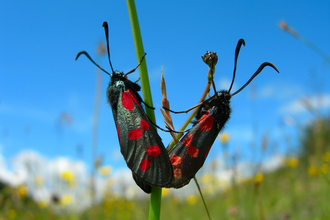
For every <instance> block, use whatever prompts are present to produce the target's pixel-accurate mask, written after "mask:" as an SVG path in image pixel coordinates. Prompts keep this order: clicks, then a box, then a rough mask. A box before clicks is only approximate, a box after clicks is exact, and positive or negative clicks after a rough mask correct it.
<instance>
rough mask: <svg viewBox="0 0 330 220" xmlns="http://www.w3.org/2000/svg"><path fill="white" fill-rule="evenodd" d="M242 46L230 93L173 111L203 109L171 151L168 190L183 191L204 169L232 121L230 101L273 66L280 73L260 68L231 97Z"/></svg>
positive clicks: (140, 184) (237, 51)
mask: <svg viewBox="0 0 330 220" xmlns="http://www.w3.org/2000/svg"><path fill="white" fill-rule="evenodd" d="M242 44H243V45H245V42H244V40H243V39H240V40H239V41H238V44H237V46H236V51H235V66H234V73H233V79H232V82H231V85H230V87H229V89H228V91H227V90H222V91H219V92H216V91H215V95H213V96H212V97H211V98H209V99H207V100H205V101H203V102H202V103H200V104H198V105H196V106H194V107H192V108H190V109H188V110H186V111H182V112H174V111H171V110H170V111H171V112H173V113H184V112H188V111H190V110H192V109H193V108H196V107H200V108H199V110H198V112H197V114H196V117H195V118H196V121H195V122H194V125H193V127H192V128H191V129H190V130H189V131H188V132H187V133H186V134H185V135H184V136H183V137H182V138H181V139H180V141H179V143H178V144H176V145H175V146H174V147H173V148H172V150H171V151H170V152H169V158H170V161H171V164H172V166H173V174H172V175H173V177H172V180H171V182H170V183H169V184H167V185H164V187H167V188H181V187H183V186H185V185H187V184H188V183H189V182H190V180H191V179H192V178H193V177H194V176H195V175H196V173H197V172H198V170H199V169H200V168H201V167H202V166H203V164H204V162H205V160H206V157H207V155H208V153H209V151H210V149H211V147H212V145H213V143H214V141H215V139H216V138H217V136H218V134H219V133H220V131H221V130H222V129H223V128H224V126H225V124H226V123H227V121H228V119H229V118H230V114H231V108H230V99H231V98H232V97H233V96H234V95H236V94H237V93H239V92H240V91H241V90H243V89H244V88H245V87H246V86H247V85H248V84H249V83H250V82H251V81H252V80H253V79H254V78H255V77H256V76H257V75H258V74H259V73H260V72H261V71H262V70H263V68H264V67H266V66H270V67H272V68H274V69H275V70H276V71H277V72H279V71H278V69H277V68H276V67H275V66H274V65H273V64H272V63H270V62H265V63H263V64H261V65H260V67H259V68H258V70H257V71H256V72H255V73H254V74H253V75H252V77H251V78H250V79H249V80H248V81H247V82H246V83H245V84H244V85H243V86H242V87H241V88H240V89H238V90H237V91H236V92H234V93H232V94H230V92H231V89H232V87H233V83H234V80H235V75H236V65H237V58H238V54H239V51H240V48H241V46H242ZM213 85H214V83H213ZM136 182H137V184H138V185H139V186H140V188H141V189H143V190H148V186H146V184H145V183H141V182H140V181H136Z"/></svg>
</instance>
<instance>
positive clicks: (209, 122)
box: [199, 115, 214, 131]
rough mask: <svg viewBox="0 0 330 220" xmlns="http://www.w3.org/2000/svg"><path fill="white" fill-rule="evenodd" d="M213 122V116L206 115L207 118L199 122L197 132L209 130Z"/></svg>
mask: <svg viewBox="0 0 330 220" xmlns="http://www.w3.org/2000/svg"><path fill="white" fill-rule="evenodd" d="M213 121H214V116H213V115H208V116H207V117H205V119H204V120H203V121H201V122H200V125H199V130H201V131H209V130H211V128H212V125H213Z"/></svg>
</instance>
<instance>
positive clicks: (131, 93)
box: [128, 89, 141, 108]
mask: <svg viewBox="0 0 330 220" xmlns="http://www.w3.org/2000/svg"><path fill="white" fill-rule="evenodd" d="M128 92H129V94H130V96H131V97H132V99H133V100H134V102H135V103H136V104H137V105H138V106H139V107H140V108H141V106H140V103H139V102H138V100H137V98H136V96H135V94H134V92H133V91H132V90H131V89H128Z"/></svg>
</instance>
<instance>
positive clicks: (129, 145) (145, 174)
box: [115, 89, 173, 187]
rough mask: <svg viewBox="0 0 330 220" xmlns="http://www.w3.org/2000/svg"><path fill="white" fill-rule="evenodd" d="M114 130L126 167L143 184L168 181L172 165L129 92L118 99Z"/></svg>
mask: <svg viewBox="0 0 330 220" xmlns="http://www.w3.org/2000/svg"><path fill="white" fill-rule="evenodd" d="M116 117H117V118H116V119H115V121H116V126H117V132H118V138H119V142H120V149H121V153H122V154H123V156H124V158H125V161H126V163H127V166H128V167H129V168H130V169H131V170H132V172H133V173H134V174H135V175H136V176H137V177H138V178H139V179H141V180H143V181H144V182H146V183H148V184H150V185H152V186H157V187H163V186H165V185H167V184H168V183H169V182H170V181H171V179H172V172H173V171H172V165H171V163H170V160H169V158H168V153H167V151H166V149H165V147H164V145H163V143H162V141H161V138H160V137H159V135H158V134H157V131H156V129H155V127H154V126H153V124H152V123H151V122H150V120H149V118H148V117H147V115H146V114H145V112H144V110H143V108H142V107H141V103H140V102H139V101H137V99H136V95H135V94H134V92H133V91H132V90H131V89H128V90H125V91H123V92H122V93H121V94H120V96H119V101H118V105H117V115H116Z"/></svg>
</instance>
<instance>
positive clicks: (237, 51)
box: [228, 38, 245, 93]
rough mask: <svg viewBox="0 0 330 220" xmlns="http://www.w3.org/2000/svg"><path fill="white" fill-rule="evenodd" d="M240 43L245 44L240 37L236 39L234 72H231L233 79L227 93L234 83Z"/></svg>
mask: <svg viewBox="0 0 330 220" xmlns="http://www.w3.org/2000/svg"><path fill="white" fill-rule="evenodd" d="M242 44H243V45H244V46H245V41H244V39H242V38H241V39H239V40H238V42H237V46H236V50H235V64H234V73H233V79H232V81H231V84H230V87H229V90H228V93H230V90H231V89H232V88H233V84H234V81H235V76H236V67H237V59H238V54H239V51H240V50H241V47H242Z"/></svg>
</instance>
